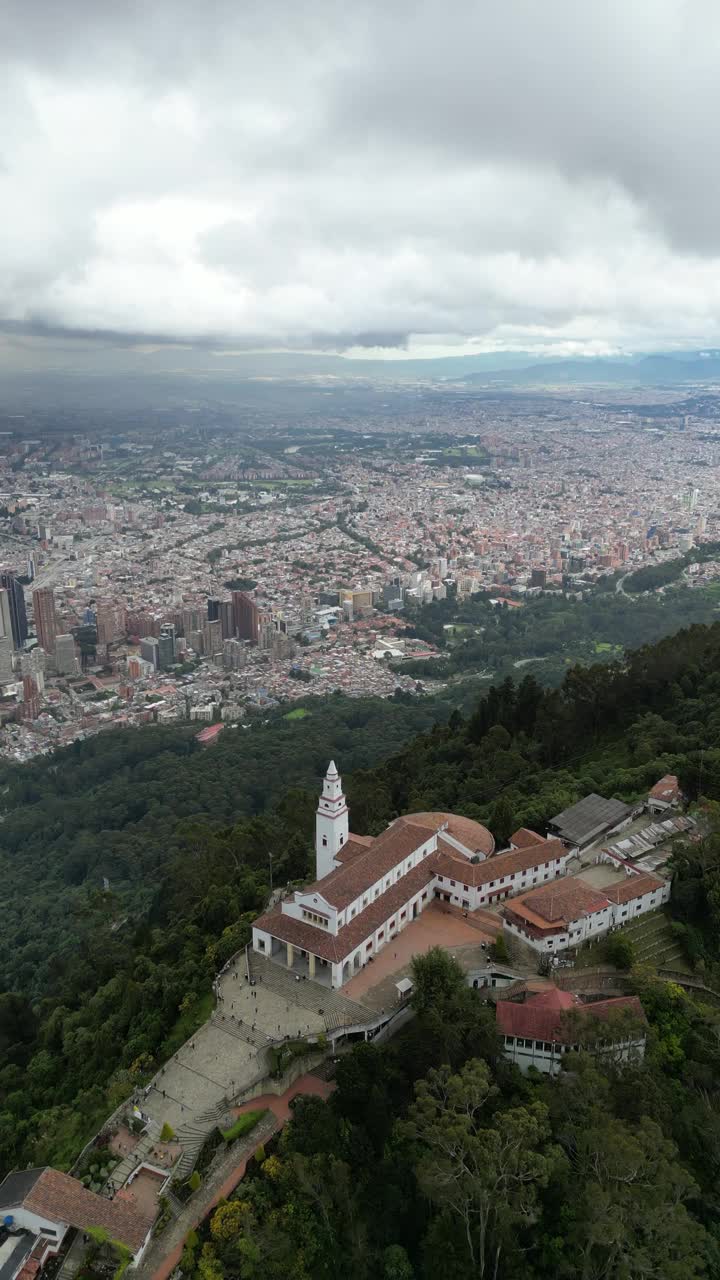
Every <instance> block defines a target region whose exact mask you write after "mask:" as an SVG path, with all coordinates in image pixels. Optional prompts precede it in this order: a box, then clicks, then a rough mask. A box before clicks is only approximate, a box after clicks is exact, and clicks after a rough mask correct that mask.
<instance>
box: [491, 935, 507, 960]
mask: <svg viewBox="0 0 720 1280" xmlns="http://www.w3.org/2000/svg"><path fill="white" fill-rule="evenodd" d="M490 955H491V956H492V958H493V960H500V961H501V962H502V963H503V964H507V962H508V960H509V959H510V953H509V951H508V949H507V942H506V941H505V937H504V935H503V934H502V933H499V934H498V936H497V938H496V939H495V941H494V942H493V944H492V946H491V947H490Z"/></svg>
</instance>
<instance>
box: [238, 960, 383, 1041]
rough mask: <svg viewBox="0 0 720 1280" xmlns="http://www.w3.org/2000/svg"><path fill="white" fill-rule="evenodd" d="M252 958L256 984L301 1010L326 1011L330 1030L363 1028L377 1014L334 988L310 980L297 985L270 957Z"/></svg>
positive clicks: (326, 1024) (251, 970)
mask: <svg viewBox="0 0 720 1280" xmlns="http://www.w3.org/2000/svg"><path fill="white" fill-rule="evenodd" d="M249 955H250V972H251V975H252V977H253V978H254V980H255V981H256V982H258V983H261V984H262V985H263V986H265V987H266V988H267V989H268V990H269V991H272V992H274V994H275V995H278V996H281V997H282V998H283V1000H285V1002H286V1004H289V1005H291V1006H292V1005H294V1006H295V1007H296V1008H297V1009H306V1010H307V1011H308V1012H309V1013H317V1012H318V1010H319V1009H322V1011H323V1012H322V1017H323V1019H324V1022H325V1029H326V1030H327V1031H336V1030H338V1029H339V1028H340V1027H344V1026H356V1025H360V1026H363V1025H364V1024H365V1023H366V1022H370V1021H371V1020H372V1018H373V1014H372V1013H371V1012H370V1011H369V1010H368V1009H366V1008H365V1006H364V1005H362V1004H359V1003H358V1002H357V1001H356V1000H350V999H348V997H347V996H344V995H342V993H341V992H339V991H334V990H333V989H332V987H325V986H322V985H321V984H320V983H319V982H312V981H311V980H310V979H309V978H308V979H306V980H305V981H303V982H296V980H295V976H294V975H293V974H292V973H291V972H289V970H287V969H284V968H283V967H282V965H279V964H275V962H274V961H273V960H269V959H268V958H267V956H261V955H260V954H259V953H258V952H257V951H251V952H250V953H249Z"/></svg>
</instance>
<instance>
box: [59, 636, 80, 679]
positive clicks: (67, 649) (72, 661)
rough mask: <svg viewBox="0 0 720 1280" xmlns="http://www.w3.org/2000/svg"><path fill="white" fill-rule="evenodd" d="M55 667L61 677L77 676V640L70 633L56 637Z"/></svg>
mask: <svg viewBox="0 0 720 1280" xmlns="http://www.w3.org/2000/svg"><path fill="white" fill-rule="evenodd" d="M55 667H56V670H57V673H58V675H60V676H74V675H77V670H78V660H77V652H76V649H75V640H74V638H73V636H71V635H70V634H69V633H68V634H66V635H59V636H56V637H55Z"/></svg>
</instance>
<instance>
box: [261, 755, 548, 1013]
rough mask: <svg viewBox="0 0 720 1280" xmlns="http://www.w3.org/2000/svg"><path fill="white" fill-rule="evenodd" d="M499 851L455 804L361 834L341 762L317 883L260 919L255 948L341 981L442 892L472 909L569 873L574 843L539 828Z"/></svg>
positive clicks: (322, 820) (321, 811)
mask: <svg viewBox="0 0 720 1280" xmlns="http://www.w3.org/2000/svg"><path fill="white" fill-rule="evenodd" d="M518 835H522V847H519V848H511V849H510V850H508V851H507V852H505V853H501V854H497V855H495V856H493V854H494V850H495V842H494V840H493V837H492V835H491V834H490V832H489V831H488V830H487V828H486V827H483V826H482V825H481V824H480V823H479V822H474V821H472V820H471V819H469V818H463V817H459V816H457V815H455V814H451V813H415V814H408V815H407V816H405V817H402V818H397V819H396V820H395V821H394V822H392V823H391V824H390V826H389V827H387V829H386V830H385V831H384V832H383V833H382V834H381V835H379V836H377V837H375V838H371V837H368V836H356V835H353V834H352V833H351V832H350V830H349V813H348V807H347V804H346V802H345V796H344V794H343V790H342V782H341V779H340V776H339V774H338V771H337V769H336V768H335V764H334V762H331V764H330V767H329V768H328V771H327V773H326V775H325V779H324V781H323V789H322V794H321V796H320V800H319V804H318V808H317V813H316V839H315V856H316V874H317V879H316V880H315V882H314V883H313V884H311V885H309V886H307V887H306V888H304V889H299V890H296V891H295V893H294V894H293V895H292V896H291V897H289V898H286V899H284V900H283V901H282V902H280V903H278V904H277V906H275V907H273V908H272V909H271V910H270V911H268V912H266V913H265V914H264V915H262V916H260V917H259V918H258V919H257V920H256V921H255V923H254V926H253V942H252V945H253V948H254V950H255V951H258V952H260V953H261V954H263V955H265V956H268V957H270V958H272V959H274V960H276V961H278V962H279V963H281V964H283V965H285V966H286V967H287V968H288V969H290V970H294V971H295V973H296V975H297V976H298V977H301V976H308V977H310V978H314V979H316V980H319V981H321V982H324V983H325V984H326V985H328V986H332V987H335V988H338V987H342V986H343V985H344V983H346V982H347V981H348V980H349V979H350V978H351V977H352V976H353V975H354V974H356V973H358V972H359V971H360V969H362V968H363V967H364V965H366V964H367V963H368V962H369V961H371V960H372V958H373V957H374V956H375V955H377V953H378V952H380V951H381V950H382V949H383V947H386V946H387V945H388V944H389V943H390V942H392V940H393V938H395V937H396V936H397V935H398V934H399V933H400V932H402V930H403V929H405V928H406V927H407V925H408V924H410V922H411V921H412V920H415V919H416V918H417V917H418V916H419V915H420V914H421V912H423V911H424V910H425V908H426V907H427V906H428V905H429V904H430V903H431V902H432V901H433V899H440V900H442V901H445V902H448V903H451V904H453V905H454V906H457V907H461V908H463V909H465V910H467V911H472V910H475V909H476V908H478V907H481V906H484V905H492V904H494V903H497V902H501V901H503V900H504V899H505V898H507V897H509V896H510V895H511V894H516V893H520V892H522V891H523V890H526V889H530V888H532V887H533V886H536V885H540V884H543V883H546V882H548V881H549V880H552V879H555V878H556V877H557V876H561V875H564V874H565V872H566V865H567V862H568V859H569V857H570V852H569V851H568V849H567V848H566V847H565V845H564V844H563V843H562V842H561V841H560V840H556V839H549V840H546V839H544V838H543V837H542V836H539V835H536V834H535V833H534V832H523V833H518Z"/></svg>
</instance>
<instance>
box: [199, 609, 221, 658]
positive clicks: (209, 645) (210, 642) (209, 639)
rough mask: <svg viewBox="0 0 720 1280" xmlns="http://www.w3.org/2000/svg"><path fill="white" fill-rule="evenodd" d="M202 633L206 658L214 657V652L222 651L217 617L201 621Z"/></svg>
mask: <svg viewBox="0 0 720 1280" xmlns="http://www.w3.org/2000/svg"><path fill="white" fill-rule="evenodd" d="M202 635H203V649H204V651H205V657H206V658H214V657H215V654H216V653H222V648H223V638H222V627H221V625H220V620H219V618H215V620H214V621H213V622H210V621H209V620H208V621H206V622H203V628H202Z"/></svg>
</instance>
